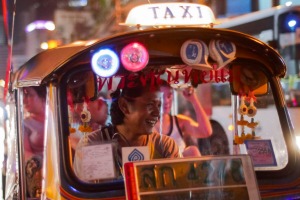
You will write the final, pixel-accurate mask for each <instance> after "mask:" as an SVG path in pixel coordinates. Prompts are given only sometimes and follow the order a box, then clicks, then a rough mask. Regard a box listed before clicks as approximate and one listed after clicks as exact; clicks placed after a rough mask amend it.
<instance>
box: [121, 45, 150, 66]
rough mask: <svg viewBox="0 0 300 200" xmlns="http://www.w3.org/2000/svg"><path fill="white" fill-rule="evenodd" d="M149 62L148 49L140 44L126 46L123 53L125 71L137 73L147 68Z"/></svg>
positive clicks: (122, 59)
mask: <svg viewBox="0 0 300 200" xmlns="http://www.w3.org/2000/svg"><path fill="white" fill-rule="evenodd" d="M148 61H149V54H148V51H147V49H146V48H145V47H144V46H143V45H142V44H140V43H137V42H134V43H131V44H128V45H127V46H125V47H124V48H123V49H122V51H121V62H122V64H123V66H124V68H125V69H127V70H129V71H132V72H137V71H140V70H142V69H143V68H145V67H146V65H147V64H148Z"/></svg>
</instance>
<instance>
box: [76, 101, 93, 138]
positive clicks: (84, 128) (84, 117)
mask: <svg viewBox="0 0 300 200" xmlns="http://www.w3.org/2000/svg"><path fill="white" fill-rule="evenodd" d="M80 119H81V121H82V122H83V124H82V125H80V126H79V128H78V130H79V131H81V132H83V133H86V132H92V131H93V129H92V127H90V126H89V122H90V120H91V113H90V111H88V109H87V104H86V102H84V104H83V109H82V112H81V113H80Z"/></svg>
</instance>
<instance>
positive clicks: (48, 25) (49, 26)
mask: <svg viewBox="0 0 300 200" xmlns="http://www.w3.org/2000/svg"><path fill="white" fill-rule="evenodd" d="M36 29H40V30H42V29H46V30H49V31H53V30H54V29H55V25H54V23H53V22H52V21H44V20H37V21H34V22H32V23H30V24H28V25H27V26H26V32H27V33H29V32H32V31H34V30H36Z"/></svg>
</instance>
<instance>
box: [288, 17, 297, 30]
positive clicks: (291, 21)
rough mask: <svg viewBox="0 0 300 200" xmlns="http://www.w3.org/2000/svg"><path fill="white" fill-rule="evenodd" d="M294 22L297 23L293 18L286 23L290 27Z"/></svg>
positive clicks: (294, 24) (293, 25)
mask: <svg viewBox="0 0 300 200" xmlns="http://www.w3.org/2000/svg"><path fill="white" fill-rule="evenodd" d="M296 24H297V21H296V20H294V19H292V20H290V21H289V22H288V25H289V27H291V28H293V27H295V26H296Z"/></svg>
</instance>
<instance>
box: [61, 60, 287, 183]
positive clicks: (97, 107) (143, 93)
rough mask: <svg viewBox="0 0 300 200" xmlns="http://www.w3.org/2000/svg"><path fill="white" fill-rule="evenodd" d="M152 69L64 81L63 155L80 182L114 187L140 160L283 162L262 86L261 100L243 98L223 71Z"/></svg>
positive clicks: (269, 165) (265, 166)
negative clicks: (125, 168) (197, 158)
mask: <svg viewBox="0 0 300 200" xmlns="http://www.w3.org/2000/svg"><path fill="white" fill-rule="evenodd" d="M148 67H149V68H150V69H154V66H148ZM233 68H234V67H233ZM233 68H232V69H233ZM159 69H163V70H156V71H155V70H151V71H150V70H148V71H147V70H144V71H143V73H131V74H130V75H126V76H113V77H109V78H103V77H99V76H97V75H95V74H94V73H92V72H91V71H89V70H88V71H82V70H81V71H78V72H74V73H72V74H70V75H69V76H68V81H67V87H66V88H67V90H66V91H64V93H65V94H64V96H65V97H66V98H67V99H66V101H67V103H68V116H69V125H68V126H69V134H68V139H69V144H68V148H69V151H68V153H69V154H70V156H69V158H70V159H71V160H70V163H71V166H72V170H73V172H74V174H75V175H76V176H77V177H78V178H79V179H80V180H83V181H84V182H88V183H94V184H99V183H108V182H112V181H113V182H114V181H116V180H121V181H122V180H123V178H124V174H123V170H122V167H123V164H124V163H125V162H128V161H135V160H140V159H142V160H151V159H162V158H177V157H195V156H205V155H239V154H250V155H253V162H254V167H255V169H256V170H278V169H282V168H283V167H284V166H285V165H286V164H287V149H286V145H285V142H284V138H283V133H282V128H281V125H280V121H279V118H278V114H277V110H276V106H275V103H274V97H273V93H272V89H271V87H270V85H269V84H268V83H266V84H264V86H263V87H265V88H264V90H265V91H267V92H266V93H264V94H263V95H262V94H258V93H257V94H255V93H253V94H251V95H243V94H242V93H239V94H236V93H235V92H236V91H238V90H243V89H242V88H241V85H236V84H232V83H231V79H230V78H229V77H230V74H231V72H230V69H227V68H226V69H225V68H224V69H222V70H219V71H215V72H214V73H212V72H208V71H199V72H197V73H198V77H201V78H191V79H190V80H189V81H186V80H185V73H186V72H189V74H193V73H194V74H195V71H194V70H192V69H191V68H190V67H189V66H186V65H176V66H169V65H168V66H159ZM249 69H250V68H249ZM234 71H236V69H234ZM234 73H236V72H234ZM247 73H249V74H250V75H249V74H248V79H249V78H250V77H251V76H252V75H251V73H252V72H251V71H249V72H247ZM255 73H257V72H255ZM172 74H173V75H174V74H178V79H177V81H174V78H173V79H172V78H170V77H174V76H173V75H172ZM261 75H263V73H262V72H261V74H260V75H257V74H256V76H261ZM249 76H250V77H249ZM263 76H264V75H263ZM191 77H197V76H195V75H194V76H191ZM260 78H261V79H264V78H262V77H260ZM252 79H253V77H252ZM265 79H266V78H265ZM92 80H94V81H92ZM151 81H152V82H151ZM248 81H249V80H248ZM252 82H253V81H252ZM254 82H255V81H254ZM140 86H141V87H140ZM235 90H236V91H235ZM270 121H272V125H271V124H270ZM165 136H168V137H165ZM169 137H170V138H172V139H171V140H169ZM174 143H175V144H174ZM134 150H136V151H134Z"/></svg>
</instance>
